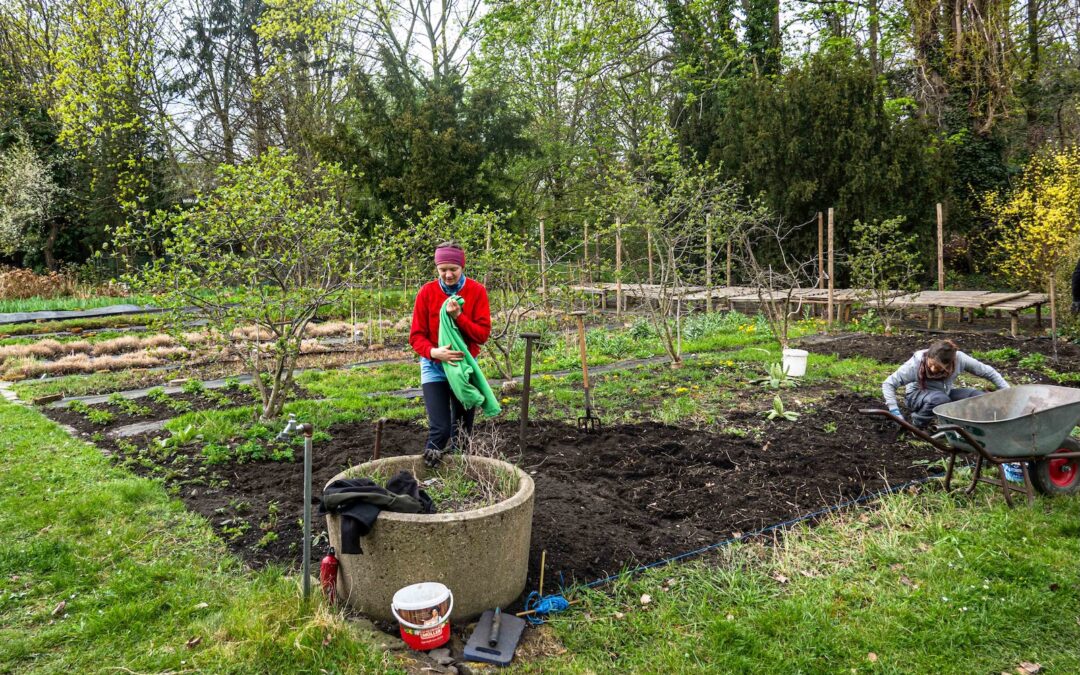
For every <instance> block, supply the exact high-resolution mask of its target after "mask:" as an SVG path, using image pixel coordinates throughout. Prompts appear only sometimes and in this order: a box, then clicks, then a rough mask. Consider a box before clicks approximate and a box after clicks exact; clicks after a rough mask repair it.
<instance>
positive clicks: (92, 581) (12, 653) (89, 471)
mask: <svg viewBox="0 0 1080 675" xmlns="http://www.w3.org/2000/svg"><path fill="white" fill-rule="evenodd" d="M0 420H2V422H0V447H3V448H4V449H5V455H4V462H3V463H2V464H0V537H2V539H3V541H4V545H3V546H2V547H0V672H20V673H26V672H43V673H44V672H106V671H110V672H147V671H154V672H161V671H173V672H180V671H187V672H215V673H229V672H235V673H251V672H319V671H320V670H321V669H325V670H327V671H331V672H346V671H349V672H384V671H386V670H387V669H388V668H390V667H391V666H392V663H391V662H390V661H389V660H387V659H386V658H385V657H384V655H383V654H382V653H381V652H379V651H378V650H377V649H376V648H375V647H374V646H373V644H372V643H371V642H370V638H367V637H366V636H365V635H363V634H360V633H357V632H355V630H354V629H352V628H350V627H349V625H348V624H347V623H346V622H345V621H344V620H343V619H342V617H341V616H340V615H338V614H337V613H336V612H333V611H330V610H328V609H326V608H325V607H323V606H321V605H319V604H318V603H314V604H312V605H311V606H307V607H305V606H304V605H303V603H302V602H301V599H300V593H299V584H298V581H297V579H296V577H295V576H288V575H286V574H285V573H284V572H283V571H282V570H281V569H277V568H270V569H266V570H264V571H261V572H258V573H253V572H250V571H247V570H246V568H244V567H243V566H242V565H241V564H240V563H239V561H237V560H236V559H234V558H233V557H232V556H231V555H230V554H229V553H228V552H227V551H226V550H225V548H224V546H223V544H222V543H221V542H220V540H218V539H217V538H215V536H214V535H213V533H212V531H211V529H210V527H209V525H208V524H207V523H206V522H205V521H204V520H203V519H202V518H200V517H198V516H195V515H192V514H190V513H188V512H187V511H186V510H185V509H184V508H183V505H182V504H180V503H179V502H177V501H173V500H170V499H169V498H168V496H167V495H166V494H165V491H164V489H163V488H162V486H161V485H160V484H158V483H156V482H153V481H149V480H144V479H140V478H136V477H134V476H132V475H130V474H128V473H127V472H125V471H123V470H120V469H118V468H113V467H110V466H109V465H108V462H107V460H106V459H105V458H103V457H102V456H101V454H100V453H99V452H98V451H97V450H96V449H95V448H93V447H92V446H89V445H87V444H85V443H82V442H80V441H77V440H74V439H72V438H71V437H69V436H67V435H66V434H64V433H63V432H62V431H61V430H60V429H59V427H57V426H56V425H54V424H52V423H51V422H48V421H47V420H45V419H44V418H43V417H42V416H41V415H40V414H38V413H36V412H34V411H31V410H27V409H24V408H22V407H19V406H14V405H11V404H8V403H0ZM61 603H64V604H63V605H61ZM189 645H190V646H189Z"/></svg>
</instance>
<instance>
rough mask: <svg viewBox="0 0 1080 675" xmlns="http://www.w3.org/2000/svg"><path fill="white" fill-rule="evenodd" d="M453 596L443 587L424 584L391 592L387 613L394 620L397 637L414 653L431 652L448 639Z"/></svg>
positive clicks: (430, 583)
mask: <svg viewBox="0 0 1080 675" xmlns="http://www.w3.org/2000/svg"><path fill="white" fill-rule="evenodd" d="M453 610H454V594H453V593H451V592H450V589H449V588H447V587H446V586H444V585H442V584H440V583H438V582H435V581H425V582H422V583H419V584H413V585H411V586H406V587H405V588H402V589H401V590H399V591H398V592H397V593H394V599H393V601H392V602H391V604H390V611H391V613H393V615H394V618H395V619H397V620H398V624H399V627H400V629H401V638H402V639H403V640H404V641H405V644H407V645H409V647H411V648H413V649H417V650H427V649H435V648H436V647H441V646H442V645H444V644H446V642H447V641H448V640H449V639H450V612H452V611H453Z"/></svg>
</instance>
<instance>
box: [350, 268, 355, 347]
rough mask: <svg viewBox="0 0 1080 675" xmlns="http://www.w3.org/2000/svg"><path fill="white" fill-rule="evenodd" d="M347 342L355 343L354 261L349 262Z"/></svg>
mask: <svg viewBox="0 0 1080 675" xmlns="http://www.w3.org/2000/svg"><path fill="white" fill-rule="evenodd" d="M349 317H350V318H349V320H350V321H351V322H352V325H350V326H349V342H351V343H353V344H356V270H355V267H354V263H351V262H350V263H349Z"/></svg>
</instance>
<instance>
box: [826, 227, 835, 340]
mask: <svg viewBox="0 0 1080 675" xmlns="http://www.w3.org/2000/svg"><path fill="white" fill-rule="evenodd" d="M827 311H828V312H829V318H828V319H827V320H826V323H825V330H826V331H830V330H832V320H833V210H832V207H829V303H828V310H827Z"/></svg>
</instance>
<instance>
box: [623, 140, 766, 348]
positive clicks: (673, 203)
mask: <svg viewBox="0 0 1080 675" xmlns="http://www.w3.org/2000/svg"><path fill="white" fill-rule="evenodd" d="M661 150H662V148H661ZM660 154H661V156H660V158H659V159H656V158H654V160H655V161H654V162H653V163H647V164H645V165H642V166H641V167H639V168H637V169H633V170H624V171H621V172H619V173H617V174H615V175H613V176H612V177H611V179H610V180H609V184H608V185H607V186H606V189H605V190H604V194H605V195H606V197H605V200H606V204H607V207H608V208H609V209H610V210H611V211H612V212H614V213H615V214H617V215H618V216H619V219H620V224H619V227H621V228H622V229H624V230H626V231H627V232H635V231H636V232H638V233H640V234H641V235H644V236H639V237H638V241H637V244H638V246H637V249H638V252H637V255H636V256H632V257H630V258H629V260H628V264H627V270H628V272H627V275H628V276H629V278H630V283H631V285H632V286H636V287H637V288H638V290H639V294H640V295H641V296H642V297H645V298H646V299H647V302H646V303H645V305H644V306H645V308H646V313H647V315H648V317H649V321H650V323H651V324H652V326H653V328H654V330H655V331H656V333H657V334H658V335H659V336H660V338H661V341H662V342H663V345H664V350H665V351H666V352H667V354H668V356H669V357H671V360H672V364H673V366H674V367H678V366H679V365H680V364H681V363H682V316H683V309H684V307H683V296H684V295H686V293H687V291H688V289H689V286H690V284H691V283H692V282H693V281H694V280H696V279H700V278H701V276H702V274H703V270H704V269H705V267H706V260H705V247H704V240H705V235H704V232H705V227H706V226H707V224H708V223H709V222H710V221H711V222H712V225H713V226H714V227H715V228H716V229H717V230H718V232H719V233H720V234H721V237H722V240H723V238H724V237H726V236H727V233H728V232H731V231H735V230H736V229H738V228H740V227H745V225H744V223H745V222H747V221H755V220H756V219H757V218H758V214H757V213H756V212H755V209H754V208H753V207H752V206H749V207H748V206H747V205H746V204H745V203H744V202H743V200H742V199H741V197H740V193H741V190H740V189H739V186H738V184H737V183H735V182H733V181H725V180H722V179H721V178H720V175H719V171H718V170H715V169H713V168H711V167H709V166H708V165H702V164H695V165H687V164H686V163H684V162H670V161H664V160H665V159H666V158H665V157H663V156H662V152H661V153H660ZM613 227H614V226H609V227H608V229H609V230H611V229H612V228H613ZM642 239H643V240H644V242H642V241H641V240H642ZM642 243H645V246H644V247H643V246H641V244H642ZM642 249H644V250H642Z"/></svg>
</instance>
